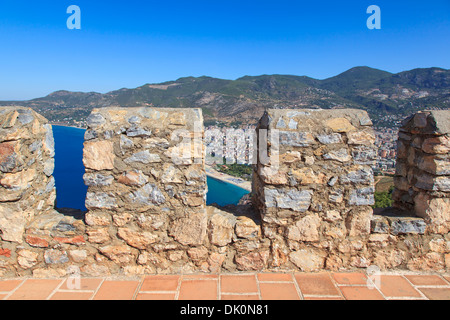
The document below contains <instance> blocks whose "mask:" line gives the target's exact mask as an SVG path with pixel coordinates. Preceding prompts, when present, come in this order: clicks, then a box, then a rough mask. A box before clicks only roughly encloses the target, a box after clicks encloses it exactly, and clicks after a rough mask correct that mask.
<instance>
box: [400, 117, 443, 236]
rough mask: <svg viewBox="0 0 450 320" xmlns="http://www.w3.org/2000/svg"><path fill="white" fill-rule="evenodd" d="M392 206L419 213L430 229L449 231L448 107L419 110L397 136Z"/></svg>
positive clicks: (431, 230) (404, 124)
mask: <svg viewBox="0 0 450 320" xmlns="http://www.w3.org/2000/svg"><path fill="white" fill-rule="evenodd" d="M397 148H398V155H397V167H396V177H395V192H394V195H393V197H394V201H395V202H394V206H395V207H397V208H400V209H403V210H406V211H411V212H413V213H414V214H415V215H417V216H420V217H423V218H424V219H425V221H426V222H427V224H428V228H429V230H430V232H434V233H440V234H446V233H448V232H449V231H450V110H446V111H425V112H419V113H416V114H415V115H412V116H411V117H409V118H407V119H405V121H403V123H402V125H401V128H400V132H399V139H398V146H397Z"/></svg>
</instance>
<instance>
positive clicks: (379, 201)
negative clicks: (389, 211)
mask: <svg viewBox="0 0 450 320" xmlns="http://www.w3.org/2000/svg"><path fill="white" fill-rule="evenodd" d="M393 190H394V187H393V186H391V187H390V188H389V190H388V191H383V192H375V195H374V196H375V205H374V206H372V208H374V209H375V208H389V207H392V202H393V201H392V191H393Z"/></svg>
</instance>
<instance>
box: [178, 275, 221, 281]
mask: <svg viewBox="0 0 450 320" xmlns="http://www.w3.org/2000/svg"><path fill="white" fill-rule="evenodd" d="M182 280H219V275H218V274H186V275H183V276H182Z"/></svg>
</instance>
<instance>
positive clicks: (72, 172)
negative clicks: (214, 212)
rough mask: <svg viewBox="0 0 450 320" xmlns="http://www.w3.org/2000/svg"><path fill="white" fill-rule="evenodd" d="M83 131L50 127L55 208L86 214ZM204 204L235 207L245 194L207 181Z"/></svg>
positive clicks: (216, 181)
mask: <svg viewBox="0 0 450 320" xmlns="http://www.w3.org/2000/svg"><path fill="white" fill-rule="evenodd" d="M84 133H85V130H83V129H77V128H72V127H63V126H53V135H54V138H55V172H54V174H53V175H54V177H55V182H56V192H57V194H56V207H57V208H74V209H81V210H86V207H85V206H84V199H85V198H86V191H87V187H86V186H85V185H84V182H83V174H84V166H83V160H82V159H83V142H84ZM207 183H208V194H207V197H206V203H207V204H211V203H217V204H219V205H221V206H223V205H226V204H237V202H238V201H239V199H241V198H242V197H243V196H244V195H245V194H247V193H248V191H247V190H244V189H242V188H239V187H237V186H235V185H232V184H229V183H226V182H223V181H220V180H217V179H214V178H210V177H208V181H207Z"/></svg>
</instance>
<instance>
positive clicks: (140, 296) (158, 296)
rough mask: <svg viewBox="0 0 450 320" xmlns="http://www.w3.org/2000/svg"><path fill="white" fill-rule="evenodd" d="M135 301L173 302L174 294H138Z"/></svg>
mask: <svg viewBox="0 0 450 320" xmlns="http://www.w3.org/2000/svg"><path fill="white" fill-rule="evenodd" d="M136 300H175V293H139V294H138V295H137V297H136Z"/></svg>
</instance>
